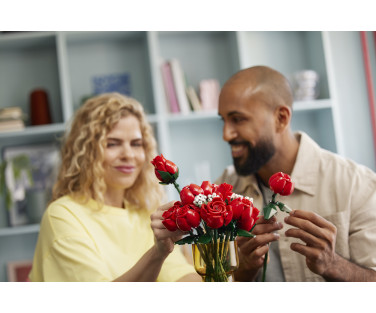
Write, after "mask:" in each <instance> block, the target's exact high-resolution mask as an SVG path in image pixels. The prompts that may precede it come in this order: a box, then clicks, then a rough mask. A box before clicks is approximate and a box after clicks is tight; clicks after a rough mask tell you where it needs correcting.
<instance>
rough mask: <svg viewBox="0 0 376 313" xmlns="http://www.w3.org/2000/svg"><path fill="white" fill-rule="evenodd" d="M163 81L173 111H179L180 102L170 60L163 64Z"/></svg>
mask: <svg viewBox="0 0 376 313" xmlns="http://www.w3.org/2000/svg"><path fill="white" fill-rule="evenodd" d="M161 70H162V77H163V83H164V86H165V91H166V98H167V102H168V104H169V108H170V111H171V112H172V113H178V112H179V111H180V110H179V103H178V98H177V96H176V92H175V86H174V81H173V78H172V72H171V66H170V63H169V62H164V63H163V64H162V66H161Z"/></svg>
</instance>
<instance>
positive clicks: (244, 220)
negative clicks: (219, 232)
mask: <svg viewBox="0 0 376 313" xmlns="http://www.w3.org/2000/svg"><path fill="white" fill-rule="evenodd" d="M259 213H260V211H259V210H258V209H257V208H255V207H254V206H253V205H252V206H247V207H245V208H244V210H243V212H242V215H241V217H240V219H239V221H238V227H239V228H240V229H244V230H246V231H250V230H251V229H252V227H253V226H254V225H255V223H256V221H257V220H258V215H259Z"/></svg>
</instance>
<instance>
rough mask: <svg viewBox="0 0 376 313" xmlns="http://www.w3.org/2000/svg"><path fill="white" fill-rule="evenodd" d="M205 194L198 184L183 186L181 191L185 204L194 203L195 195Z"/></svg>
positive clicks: (181, 197) (182, 200)
mask: <svg viewBox="0 0 376 313" xmlns="http://www.w3.org/2000/svg"><path fill="white" fill-rule="evenodd" d="M200 194H204V190H202V188H201V187H200V186H198V185H196V184H190V185H189V186H185V187H183V189H182V190H181V192H180V199H181V202H182V203H183V204H192V203H193V200H194V199H195V196H197V195H200Z"/></svg>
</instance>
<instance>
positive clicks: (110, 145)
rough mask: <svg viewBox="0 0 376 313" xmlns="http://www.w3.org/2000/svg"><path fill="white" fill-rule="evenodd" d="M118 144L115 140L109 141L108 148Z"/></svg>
mask: <svg viewBox="0 0 376 313" xmlns="http://www.w3.org/2000/svg"><path fill="white" fill-rule="evenodd" d="M116 145H117V143H115V142H108V143H107V148H110V147H115V146H116Z"/></svg>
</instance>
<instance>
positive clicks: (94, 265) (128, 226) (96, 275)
mask: <svg viewBox="0 0 376 313" xmlns="http://www.w3.org/2000/svg"><path fill="white" fill-rule="evenodd" d="M153 244H154V235H153V231H152V229H151V227H150V213H149V212H148V211H147V210H145V209H136V208H133V207H132V206H130V205H129V204H128V203H126V209H121V208H116V207H111V206H107V205H105V206H104V207H103V208H102V209H101V210H98V207H97V203H96V202H95V201H94V200H90V201H89V202H88V203H86V204H84V205H83V204H80V203H78V202H76V201H74V200H73V199H72V198H71V197H69V196H64V197H61V198H59V199H57V200H56V201H54V202H52V203H51V204H50V205H49V206H48V208H47V210H46V212H45V213H44V215H43V218H42V222H41V226H40V233H39V237H38V242H37V245H36V249H35V254H34V260H33V267H32V270H31V273H30V280H31V281H70V282H72V281H80V282H92V281H112V280H114V279H115V278H117V277H119V276H121V275H122V274H124V273H125V272H126V271H128V270H129V269H130V268H132V267H133V266H134V265H135V264H136V263H137V261H138V260H139V259H140V258H141V257H142V256H143V255H144V253H145V252H146V251H147V250H149V248H151V247H152V246H153ZM194 272H195V271H194V268H193V266H192V265H190V264H189V263H188V262H187V260H186V259H185V257H184V256H183V254H182V253H181V250H180V249H179V247H175V249H174V251H173V252H172V253H171V254H170V255H169V256H168V257H167V259H166V261H165V262H164V264H163V266H162V269H161V271H160V274H159V276H158V279H157V281H176V280H178V279H180V278H181V277H183V276H185V275H187V274H189V273H194Z"/></svg>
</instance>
